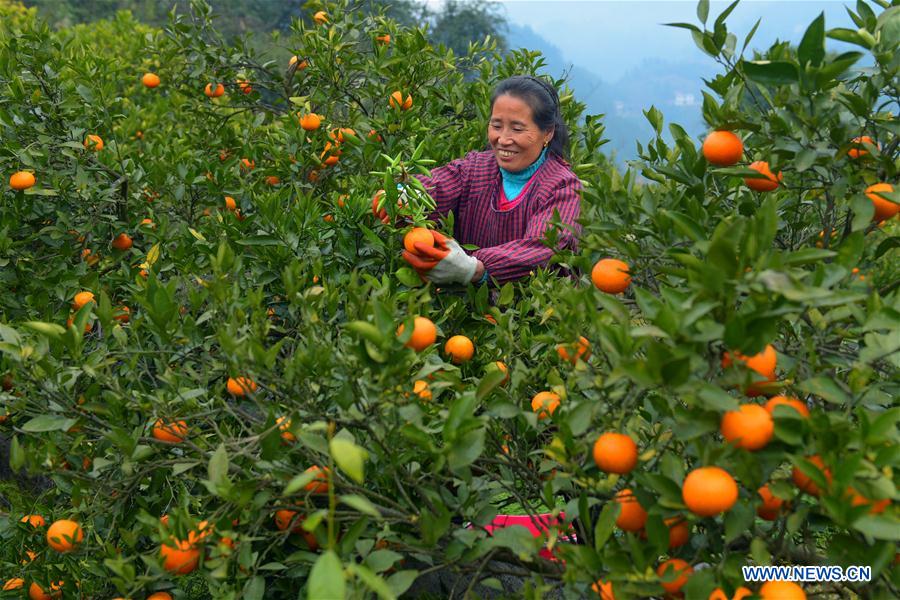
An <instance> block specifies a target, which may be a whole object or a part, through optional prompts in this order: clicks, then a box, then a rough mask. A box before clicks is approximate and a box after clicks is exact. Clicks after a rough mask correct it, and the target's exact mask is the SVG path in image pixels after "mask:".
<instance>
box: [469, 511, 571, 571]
mask: <svg viewBox="0 0 900 600" xmlns="http://www.w3.org/2000/svg"><path fill="white" fill-rule="evenodd" d="M565 518H566V515H565V513H559V516H558V517H553V516H552V514H551V513H544V514H540V515H535V517H534V518H532V517H530V516H528V515H497V516H496V517H494V520H493V521H491V524H490V525H485V527H484V529H485V530H486V531H487V532H488V533H490V532H492V531H494V530H495V529H499V528H501V527H513V526H516V525H518V526H519V527H524V528H526V529H527V530H528V531H530V532H531V535H533V536H534V537H540V536H541V535H543V534H545V533H547V530H548V529H549V528H550V527H561V526H562V525H563V523H564V522H565ZM568 530H569V531H572V528H571V527H569V528H568ZM559 539H560V540H561V541H569V540H570V539H571V540H574V539H575V534H574V532H573V533H572V535H571V536H560V537H559ZM540 555H541V557H542V558H547V559H550V560H557V559H556V557H555V556H554V554H553V552H551V551H550V550H548V549H547V548H541V551H540Z"/></svg>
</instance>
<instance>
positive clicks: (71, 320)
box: [66, 315, 93, 333]
mask: <svg viewBox="0 0 900 600" xmlns="http://www.w3.org/2000/svg"><path fill="white" fill-rule="evenodd" d="M74 324H75V315H69V318H68V319H66V327H71V326H72V325H74ZM92 328H93V325H92V324H91V322H90V321H88V322H87V323H85V324H84V332H85V333H90V332H91V329H92Z"/></svg>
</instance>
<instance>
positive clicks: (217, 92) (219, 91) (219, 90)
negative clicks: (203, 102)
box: [203, 83, 225, 98]
mask: <svg viewBox="0 0 900 600" xmlns="http://www.w3.org/2000/svg"><path fill="white" fill-rule="evenodd" d="M203 93H204V94H206V97H207V98H218V97H220V96H222V95H223V94H224V93H225V86H224V85H222V84H221V83H217V84H215V87H213V84H212V83H207V84H206V88H204V90H203Z"/></svg>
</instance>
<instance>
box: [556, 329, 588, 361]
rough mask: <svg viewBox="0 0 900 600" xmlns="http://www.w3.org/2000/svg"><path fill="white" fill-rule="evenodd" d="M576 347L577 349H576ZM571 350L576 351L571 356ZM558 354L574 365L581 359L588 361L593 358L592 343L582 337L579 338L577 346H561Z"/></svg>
mask: <svg viewBox="0 0 900 600" xmlns="http://www.w3.org/2000/svg"><path fill="white" fill-rule="evenodd" d="M576 345H577V347H575V346H576ZM569 350H574V352H573V353H572V354H571V355H570V354H569ZM556 353H557V354H558V355H559V357H560V358H561V359H563V360H567V361H569V362H570V363H572V364H573V365H574V364H575V363H576V362H578V359H579V358H580V359H581V360H583V361H587V359H589V358H590V357H591V343H590V342H589V341H588V340H587V338H586V337H584V336H583V335H582V336H579V337H578V342H577V344H559V345H558V346H557V347H556Z"/></svg>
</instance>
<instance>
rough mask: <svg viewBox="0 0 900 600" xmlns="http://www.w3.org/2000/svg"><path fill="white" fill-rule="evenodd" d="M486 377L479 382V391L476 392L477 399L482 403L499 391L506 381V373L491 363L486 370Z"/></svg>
mask: <svg viewBox="0 0 900 600" xmlns="http://www.w3.org/2000/svg"><path fill="white" fill-rule="evenodd" d="M485 371H486V372H485V374H484V377H482V378H481V381H479V382H478V389H477V390H476V391H475V399H476V400H478V401H479V402H481V401H482V400H484V399H485V398H486V397H487V396H488V394H490V393H491V392H492V391H494V390H495V389H497V387H498V386H499V385H500V384H501V383H503V380H504V379H506V373H504V372H503V371H501V370H500V368H499V367H497V366H496V365H495V364H494V363H490V365H488V368H487V369H485Z"/></svg>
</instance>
